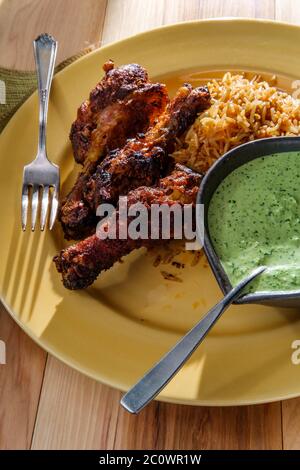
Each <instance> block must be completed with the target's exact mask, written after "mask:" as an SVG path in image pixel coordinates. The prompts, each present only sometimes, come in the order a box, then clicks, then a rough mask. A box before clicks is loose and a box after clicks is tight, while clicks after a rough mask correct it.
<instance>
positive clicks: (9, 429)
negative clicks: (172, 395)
mask: <svg viewBox="0 0 300 470" xmlns="http://www.w3.org/2000/svg"><path fill="white" fill-rule="evenodd" d="M216 16H239V17H241V16H247V17H263V18H274V17H275V16H276V18H277V19H281V20H285V21H290V22H296V23H299V22H300V6H299V2H295V1H294V0H293V1H292V0H276V1H275V0H264V1H261V0H260V1H259V0H228V1H226V2H224V0H147V1H142V0H108V1H104V0H85V1H84V2H82V1H81V0H42V1H38V0H4V1H2V3H1V4H0V58H1V59H0V60H1V65H6V66H8V67H13V68H24V69H26V68H32V67H33V61H32V49H31V41H32V39H33V38H34V37H35V36H36V35H37V34H38V33H40V32H41V31H48V32H50V33H52V34H54V35H55V36H56V37H57V38H58V40H59V41H60V47H59V60H62V59H63V58H65V57H68V56H70V55H72V54H74V53H76V52H77V51H79V50H80V49H82V48H83V47H85V46H86V45H88V44H90V43H97V42H99V41H100V40H101V33H102V30H103V36H102V40H103V43H108V42H111V41H114V40H116V39H120V38H123V37H126V36H129V35H132V34H134V33H136V32H140V31H143V30H146V29H150V28H152V27H155V26H159V25H162V24H167V23H172V22H177V21H184V20H191V19H197V18H208V17H216ZM0 338H1V339H4V340H5V341H6V342H7V351H8V364H7V365H5V366H0V380H1V391H0V400H1V402H0V448H1V449H4V448H28V447H29V446H30V443H31V441H32V448H34V449H55V448H59V449H93V448H94V449H97V448H102V449H111V448H115V449H172V448H175V449H280V448H281V447H282V441H283V444H284V447H285V448H293V449H296V448H298V449H299V448H300V439H299V438H298V428H299V424H298V423H299V418H300V416H299V411H298V409H300V406H299V405H300V400H291V401H287V402H284V403H283V405H282V410H281V404H280V403H274V404H270V405H260V406H249V407H239V408H201V407H188V406H175V405H169V404H162V403H152V404H151V405H150V406H149V407H148V408H147V409H145V410H143V412H142V413H141V414H140V415H139V416H131V415H129V414H127V413H126V412H125V411H124V410H122V409H120V407H119V399H120V392H118V391H115V390H112V389H110V388H109V387H107V386H105V385H101V384H98V383H96V382H95V381H93V380H91V379H88V378H86V377H84V376H82V375H81V374H79V373H78V372H76V371H74V370H71V369H70V368H68V367H67V366H65V365H64V364H62V363H60V362H59V361H57V360H56V359H53V358H51V357H50V358H49V359H48V361H47V365H46V369H45V376H44V381H43V371H44V365H45V360H46V355H45V353H44V352H42V351H41V349H40V348H38V347H37V346H36V345H34V344H33V343H32V341H31V340H30V339H29V338H28V337H26V336H25V335H24V334H23V333H22V332H21V330H20V329H19V327H18V326H17V325H16V324H14V323H13V321H12V320H11V319H10V318H9V317H8V315H7V313H5V311H4V310H1V311H0ZM42 384H43V386H42ZM41 389H42V390H41ZM40 391H41V395H40ZM37 410H38V412H37ZM281 411H282V414H281ZM36 412H37V414H36ZM281 416H282V420H281ZM35 420H36V421H35ZM282 429H283V435H282ZM33 430H34V433H33Z"/></svg>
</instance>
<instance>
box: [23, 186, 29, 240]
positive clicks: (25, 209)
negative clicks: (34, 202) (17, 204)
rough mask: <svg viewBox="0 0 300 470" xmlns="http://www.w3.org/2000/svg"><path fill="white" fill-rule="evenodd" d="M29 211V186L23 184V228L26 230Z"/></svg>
mask: <svg viewBox="0 0 300 470" xmlns="http://www.w3.org/2000/svg"><path fill="white" fill-rule="evenodd" d="M27 213H28V186H27V184H23V187H22V230H23V232H24V231H25V230H26V225H27Z"/></svg>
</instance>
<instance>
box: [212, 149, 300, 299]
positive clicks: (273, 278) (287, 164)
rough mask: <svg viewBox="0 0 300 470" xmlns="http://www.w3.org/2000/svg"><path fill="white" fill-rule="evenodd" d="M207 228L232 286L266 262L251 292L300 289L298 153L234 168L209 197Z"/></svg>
mask: <svg viewBox="0 0 300 470" xmlns="http://www.w3.org/2000/svg"><path fill="white" fill-rule="evenodd" d="M208 229H209V233H210V238H211V242H212V244H213V245H214V249H215V251H216V253H217V255H218V257H219V259H220V261H221V263H222V265H223V268H224V270H225V271H226V273H227V276H228V278H229V280H230V282H231V284H232V285H236V284H238V282H239V281H240V280H241V279H243V278H244V277H246V276H247V275H248V274H249V273H250V272H251V271H252V270H253V269H254V268H255V267H257V266H261V265H266V266H268V267H269V268H270V269H268V270H267V271H266V272H265V273H263V274H262V275H261V276H259V278H258V279H257V280H256V281H254V282H253V283H252V284H251V287H250V288H249V289H248V292H254V291H255V292H276V291H298V290H300V152H286V153H279V154H272V155H268V156H265V157H259V158H256V159H254V160H252V161H250V162H248V163H245V164H244V165H242V166H240V167H238V168H237V169H235V170H234V171H233V172H232V173H230V174H229V175H228V176H227V177H226V178H225V179H224V180H223V181H222V182H221V184H220V185H219V186H218V188H217V189H216V191H215V193H214V194H213V196H212V199H211V201H210V204H209V208H208Z"/></svg>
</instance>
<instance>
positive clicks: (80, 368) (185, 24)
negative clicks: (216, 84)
mask: <svg viewBox="0 0 300 470" xmlns="http://www.w3.org/2000/svg"><path fill="white" fill-rule="evenodd" d="M225 22H226V23H235V24H238V23H242V24H252V25H255V24H257V23H260V24H266V25H269V26H274V27H278V28H279V29H281V28H285V29H289V30H293V31H298V32H299V33H300V25H295V24H291V23H288V22H285V21H276V20H274V19H266V18H248V17H231V16H228V17H227V16H226V17H212V18H204V19H197V20H188V21H180V22H177V23H171V24H167V25H162V26H158V27H155V28H151V29H148V30H146V31H143V32H139V33H137V34H134V35H131V36H129V37H126V38H124V39H120V40H117V41H113V42H110V43H108V44H105V45H103V46H101V45H100V46H99V47H97V48H96V49H94V50H92V51H90V52H88V53H86V54H85V55H83V56H81V57H79V58H78V59H77V60H75V61H74V62H72V63H71V64H69V65H67V66H66V67H65V68H63V69H62V70H60V71H58V72H57V73H56V74H55V77H56V76H61V75H63V74H64V73H65V72H66V71H67V70H68V69H70V68H72V67H73V66H75V65H77V64H78V63H81V62H84V61H85V60H87V59H88V58H89V57H90V56H92V55H95V54H97V53H99V51H100V50H101V52H102V51H104V52H105V51H106V50H108V49H109V48H111V46H118V45H121V44H122V45H124V44H126V43H127V44H129V43H130V42H131V41H134V40H136V39H138V38H142V37H146V36H148V35H149V36H150V35H152V34H153V33H157V32H160V31H164V30H168V29H169V30H171V29H176V28H184V27H188V26H190V25H198V24H202V23H212V24H218V23H225ZM36 95H37V90H35V91H34V92H33V93H32V94H31V95H30V96H28V98H27V99H26V100H25V101H24V103H22V105H21V106H20V107H19V108H18V109H17V111H16V112H15V113H14V115H13V116H12V117H11V119H10V120H9V122H8V123H7V124H6V126H5V127H4V129H3V130H2V132H1V134H0V139H1V138H2V137H3V136H4V137H5V135H6V133H7V132H9V129H10V127H11V126H13V125H14V120H15V119H17V115H18V114H19V111H21V110H22V109H23V107H26V106H28V103H29V102H30V101H31V100H33V99H34V97H35V96H36ZM0 301H1V302H2V304H3V306H4V308H5V309H6V311H7V312H8V313H9V315H10V316H11V317H12V319H13V321H15V322H16V323H17V325H18V326H19V327H20V328H21V329H22V330H23V331H24V333H25V334H27V335H28V336H29V337H30V338H31V339H32V340H33V341H34V342H35V343H36V344H37V345H38V346H39V347H41V348H42V349H43V350H44V351H46V352H47V353H48V354H51V355H52V356H53V357H55V358H57V359H58V360H60V361H62V362H63V363H64V364H66V365H67V366H69V367H71V368H72V369H74V370H76V371H77V372H80V373H82V374H84V375H85V376H87V377H89V378H91V379H93V380H96V381H97V382H99V383H101V384H104V385H107V386H110V387H112V388H114V389H117V390H119V391H122V392H125V391H126V390H127V389H126V388H125V387H123V386H122V384H121V383H119V382H118V381H117V380H114V379H112V378H110V379H107V378H106V377H105V376H104V377H103V376H102V377H100V376H99V375H100V374H98V376H97V375H96V374H93V373H92V372H90V371H89V370H87V369H85V368H84V366H80V365H79V364H77V363H76V362H75V361H73V360H72V358H69V357H68V356H67V355H66V354H64V353H62V352H61V351H60V350H58V349H56V348H55V347H51V346H50V345H49V344H48V343H47V342H45V341H43V340H40V339H39V338H38V336H37V335H35V334H34V332H33V331H31V330H30V329H29V328H28V327H27V325H26V324H24V323H23V322H21V320H20V319H19V318H18V316H17V315H16V313H15V311H14V309H12V308H11V307H10V306H9V304H8V303H7V302H6V300H5V298H4V297H3V293H2V292H0ZM299 396H300V390H299V392H296V393H290V394H287V393H284V394H279V395H274V396H273V397H272V398H270V399H267V400H266V398H260V399H256V400H254V399H250V400H247V399H241V398H239V399H238V401H234V400H233V401H231V400H224V401H222V400H216V401H214V400H210V399H202V400H199V399H197V398H190V399H184V398H174V397H168V396H165V395H163V396H158V397H157V398H156V399H155V400H157V401H159V402H164V403H171V404H181V405H189V406H212V407H221V406H222V407H227V406H249V405H259V404H266V403H274V402H277V401H284V400H288V399H292V398H296V397H299Z"/></svg>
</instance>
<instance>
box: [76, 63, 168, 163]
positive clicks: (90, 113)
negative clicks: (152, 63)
mask: <svg viewBox="0 0 300 470" xmlns="http://www.w3.org/2000/svg"><path fill="white" fill-rule="evenodd" d="M103 69H104V71H105V75H104V77H103V79H102V80H101V81H100V82H99V83H98V85H96V87H95V88H94V89H93V90H92V91H91V93H90V97H89V100H88V101H85V102H84V103H83V104H82V105H81V106H80V108H79V109H78V112H77V119H76V121H75V122H74V123H73V124H72V127H71V132H70V140H71V142H72V147H73V152H74V158H75V160H76V162H77V163H82V164H84V163H85V162H87V161H91V162H98V161H99V158H101V157H103V155H105V154H106V153H107V152H108V151H110V150H114V149H116V148H119V147H122V146H123V145H124V143H125V141H126V140H127V139H128V138H129V137H134V136H135V135H136V133H138V132H143V131H145V130H146V129H147V128H148V127H149V125H151V123H153V121H154V120H155V119H156V118H157V117H158V116H159V115H160V114H161V112H162V111H163V109H164V107H165V106H166V104H167V102H168V95H167V91H166V87H165V85H162V84H161V83H151V82H149V79H148V74H147V72H146V70H145V69H144V68H143V67H141V66H140V65H138V64H129V65H124V66H121V67H117V68H114V64H113V62H112V61H109V62H106V63H105V64H104V66H103Z"/></svg>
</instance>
